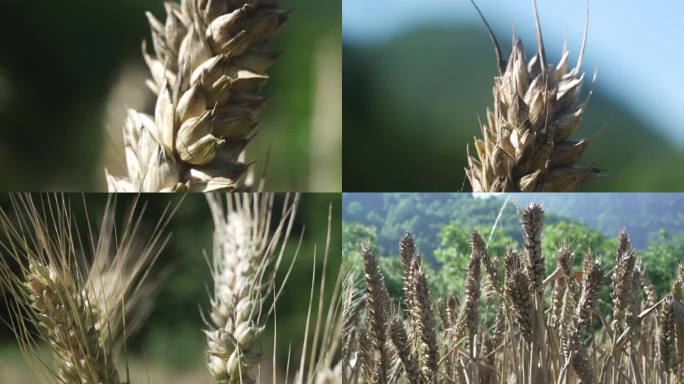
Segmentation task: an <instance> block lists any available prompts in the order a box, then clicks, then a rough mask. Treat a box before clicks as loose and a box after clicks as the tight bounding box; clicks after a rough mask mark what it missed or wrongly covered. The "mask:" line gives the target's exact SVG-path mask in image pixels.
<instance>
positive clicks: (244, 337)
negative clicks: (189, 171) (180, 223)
mask: <svg viewBox="0 0 684 384" xmlns="http://www.w3.org/2000/svg"><path fill="white" fill-rule="evenodd" d="M299 199H300V196H299V195H295V196H294V197H293V198H291V197H290V196H289V195H288V196H287V197H286V198H285V202H284V205H283V209H282V211H281V212H280V217H279V218H277V223H278V224H277V226H276V228H275V229H273V230H271V219H272V216H273V214H274V212H273V209H274V208H273V204H274V195H273V194H237V193H235V194H228V195H226V199H225V200H226V204H225V205H224V204H223V202H222V199H221V197H220V195H218V194H209V195H207V200H208V202H209V207H210V209H211V212H212V217H213V219H214V251H213V262H212V277H213V283H214V292H213V297H212V300H211V316H210V318H211V321H209V322H208V329H207V330H206V331H205V333H206V335H207V353H208V361H207V364H208V368H209V371H210V372H211V374H212V376H213V377H214V379H215V380H216V381H217V382H218V383H241V382H253V381H254V378H253V377H252V376H251V374H250V372H249V371H250V368H251V367H252V366H254V365H255V364H256V363H258V362H259V360H260V354H259V350H258V343H257V341H258V339H259V337H260V336H261V334H262V333H263V331H264V327H265V322H266V321H267V320H268V318H269V317H270V315H271V313H272V312H273V309H274V305H275V301H277V298H278V296H279V295H280V292H281V291H282V285H281V286H280V287H277V286H276V281H275V278H276V273H277V271H278V269H279V267H280V264H281V262H282V259H283V255H284V252H285V246H286V245H287V243H288V239H289V237H290V233H291V230H292V226H293V223H294V218H295V214H296V211H297V207H298V205H299ZM295 256H296V254H295ZM293 262H294V261H293ZM288 275H289V274H288ZM282 284H284V282H283V283H282ZM271 295H273V296H274V297H273V298H272V299H273V301H274V302H273V303H272V304H271V306H270V307H267V306H266V303H267V300H269V299H270V298H271Z"/></svg>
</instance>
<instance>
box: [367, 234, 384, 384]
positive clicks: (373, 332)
mask: <svg viewBox="0 0 684 384" xmlns="http://www.w3.org/2000/svg"><path fill="white" fill-rule="evenodd" d="M363 266H364V271H365V280H366V299H367V300H368V303H367V308H368V312H367V318H368V323H369V324H368V339H369V342H370V345H371V346H372V355H371V356H369V357H370V358H371V362H370V364H371V365H370V369H371V370H370V372H369V373H370V379H371V381H372V382H373V383H377V384H381V383H386V382H387V377H388V372H389V369H390V367H389V365H390V359H389V354H390V352H389V351H388V348H387V341H388V340H389V339H388V337H387V331H386V329H385V327H386V326H387V324H388V318H389V317H388V312H389V307H390V305H389V294H388V293H387V287H386V286H385V279H384V277H383V276H382V272H380V269H379V268H378V264H377V262H376V260H375V256H374V255H373V250H372V249H371V248H366V249H365V250H364V252H363Z"/></svg>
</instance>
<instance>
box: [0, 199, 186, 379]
mask: <svg viewBox="0 0 684 384" xmlns="http://www.w3.org/2000/svg"><path fill="white" fill-rule="evenodd" d="M11 200H12V208H13V211H14V216H15V219H14V220H12V219H11V218H10V216H9V215H7V214H6V213H5V212H4V211H2V212H0V227H2V231H3V233H4V235H5V237H6V239H7V243H3V244H2V248H3V249H4V251H5V253H6V254H7V255H8V256H9V257H8V258H4V257H3V258H2V259H0V277H2V280H1V283H0V286H2V288H3V290H5V291H6V292H9V293H10V296H11V297H12V299H13V300H12V304H11V305H10V306H9V308H11V315H12V320H13V321H12V325H13V331H14V333H15V335H16V336H17V339H18V341H19V344H20V346H21V348H22V351H23V352H24V354H25V356H26V358H27V360H29V361H30V360H31V355H32V352H33V351H34V350H35V348H36V347H37V345H38V343H41V342H42V343H45V344H46V345H48V346H49V348H50V349H51V350H52V352H53V356H54V364H55V368H50V367H48V370H49V373H50V375H51V376H53V380H56V381H57V382H60V383H65V384H76V383H104V384H119V383H120V382H121V376H120V375H119V373H118V371H117V368H116V362H117V355H118V353H119V351H120V349H121V347H122V346H123V344H124V342H125V340H126V337H127V336H130V334H131V332H133V331H135V329H136V327H139V325H140V324H141V322H142V321H143V320H144V318H145V317H146V316H147V314H148V313H149V310H150V308H151V302H152V299H153V296H152V295H153V294H154V286H153V285H150V284H149V283H148V282H147V280H146V279H145V278H146V277H147V275H148V272H149V269H150V267H151V266H152V264H153V263H154V261H155V260H156V258H157V257H158V255H159V252H160V251H161V250H162V248H163V247H164V245H165V244H166V241H167V240H168V237H167V236H165V235H164V234H163V231H164V228H165V227H166V225H167V223H168V219H169V218H170V216H171V215H172V212H173V211H172V210H167V211H166V212H167V213H168V212H171V213H170V214H169V215H168V216H167V215H166V214H165V216H164V217H162V218H161V219H160V222H159V225H158V226H157V228H156V230H155V231H154V232H153V234H152V235H151V236H150V237H148V240H147V242H143V241H142V238H141V237H140V236H139V227H140V224H141V220H142V210H140V209H137V208H136V206H135V204H133V205H132V207H131V209H130V211H129V213H128V215H127V217H126V219H125V221H124V223H123V224H124V225H123V228H122V229H123V230H122V231H117V230H115V225H114V224H115V223H114V204H113V202H112V200H108V203H107V206H106V208H105V214H104V218H103V221H102V225H101V228H100V230H99V233H98V232H96V231H93V230H92V229H91V234H90V236H91V237H90V239H89V240H90V241H89V242H88V241H83V239H81V238H80V236H79V234H78V229H77V224H76V221H75V220H74V218H73V216H72V213H71V212H72V211H71V206H70V202H69V201H68V200H67V199H66V198H65V197H64V196H61V195H49V196H47V197H44V198H41V201H40V203H39V204H37V203H36V202H35V201H34V200H33V198H32V197H31V196H30V195H13V196H12V197H11ZM89 225H90V224H89ZM115 233H116V237H115ZM84 244H87V245H89V246H90V247H87V246H86V245H84ZM10 260H11V261H12V262H13V263H15V264H16V265H18V268H19V270H18V273H15V272H13V271H11V270H10V264H9V261H10ZM30 328H35V329H36V333H35V334H34V333H32V332H29V331H28V330H29V329H30ZM124 357H125V356H124ZM125 382H128V378H126V380H125Z"/></svg>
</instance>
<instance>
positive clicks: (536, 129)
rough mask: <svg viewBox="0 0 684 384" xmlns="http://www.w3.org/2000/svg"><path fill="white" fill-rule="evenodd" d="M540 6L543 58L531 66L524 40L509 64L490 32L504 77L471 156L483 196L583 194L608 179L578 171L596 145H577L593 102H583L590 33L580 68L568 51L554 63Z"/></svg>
mask: <svg viewBox="0 0 684 384" xmlns="http://www.w3.org/2000/svg"><path fill="white" fill-rule="evenodd" d="M533 4H534V13H535V18H536V22H537V23H536V29H537V52H536V53H535V55H534V56H533V57H532V59H530V60H529V61H527V60H526V58H525V49H524V47H523V44H522V42H521V41H520V39H518V38H514V39H513V49H512V51H511V54H510V57H509V58H508V61H507V62H506V61H504V60H503V59H501V53H500V49H499V44H498V42H497V41H496V38H495V37H494V34H493V33H492V31H491V29H489V32H490V34H491V36H492V39H493V41H494V42H495V47H496V53H497V58H498V61H499V73H500V74H499V75H498V76H496V77H495V78H494V88H493V95H494V110H493V111H492V110H489V109H488V110H487V118H486V121H485V122H480V129H481V131H482V138H481V139H480V138H476V139H475V150H476V152H477V157H475V156H472V155H470V153H469V155H468V166H467V168H466V176H467V177H468V179H469V180H470V184H471V185H472V188H473V191H475V192H513V191H519V192H533V191H554V192H562V191H575V190H577V189H578V188H579V187H580V185H582V183H584V182H585V181H588V180H590V179H593V178H595V177H598V176H600V175H601V173H600V172H599V171H598V170H597V169H595V168H594V167H592V166H588V167H583V166H578V165H577V163H578V161H579V160H580V158H581V156H582V154H583V153H584V151H585V150H586V149H587V147H588V146H589V143H590V140H588V139H581V140H572V139H570V136H571V135H572V134H573V132H574V131H575V130H576V129H577V128H578V127H579V124H580V122H581V120H582V116H583V115H584V111H585V109H586V106H587V102H588V101H581V100H580V96H581V86H582V82H583V80H584V73H582V72H580V71H581V69H580V68H581V65H582V60H583V56H584V47H585V43H586V34H587V30H586V27H585V33H584V38H583V42H582V49H581V52H580V55H579V58H578V60H577V63H576V66H575V67H574V68H572V69H570V70H569V68H568V61H569V53H568V50H567V48H565V49H564V50H563V54H562V56H561V59H560V62H559V63H558V64H557V65H555V66H554V65H551V64H550V63H549V62H548V58H547V57H546V53H545V47H544V42H543V40H542V34H541V26H540V25H539V17H538V15H537V8H536V2H533ZM477 11H478V12H480V11H479V9H477ZM480 15H482V14H481V13H480ZM483 19H484V17H483ZM485 25H487V27H489V26H488V24H487V23H486V20H485ZM587 25H588V24H587Z"/></svg>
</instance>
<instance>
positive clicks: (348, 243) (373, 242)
mask: <svg viewBox="0 0 684 384" xmlns="http://www.w3.org/2000/svg"><path fill="white" fill-rule="evenodd" d="M377 237H378V235H377V233H376V230H375V227H372V226H368V225H363V224H361V223H358V222H350V223H345V224H344V226H343V228H342V239H343V241H342V254H343V255H344V256H345V264H346V265H348V266H350V267H351V268H354V269H356V268H359V267H360V266H361V265H362V262H361V253H362V250H363V247H365V246H370V247H371V248H373V250H374V251H375V254H376V255H381V254H382V248H380V247H378V246H377Z"/></svg>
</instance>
